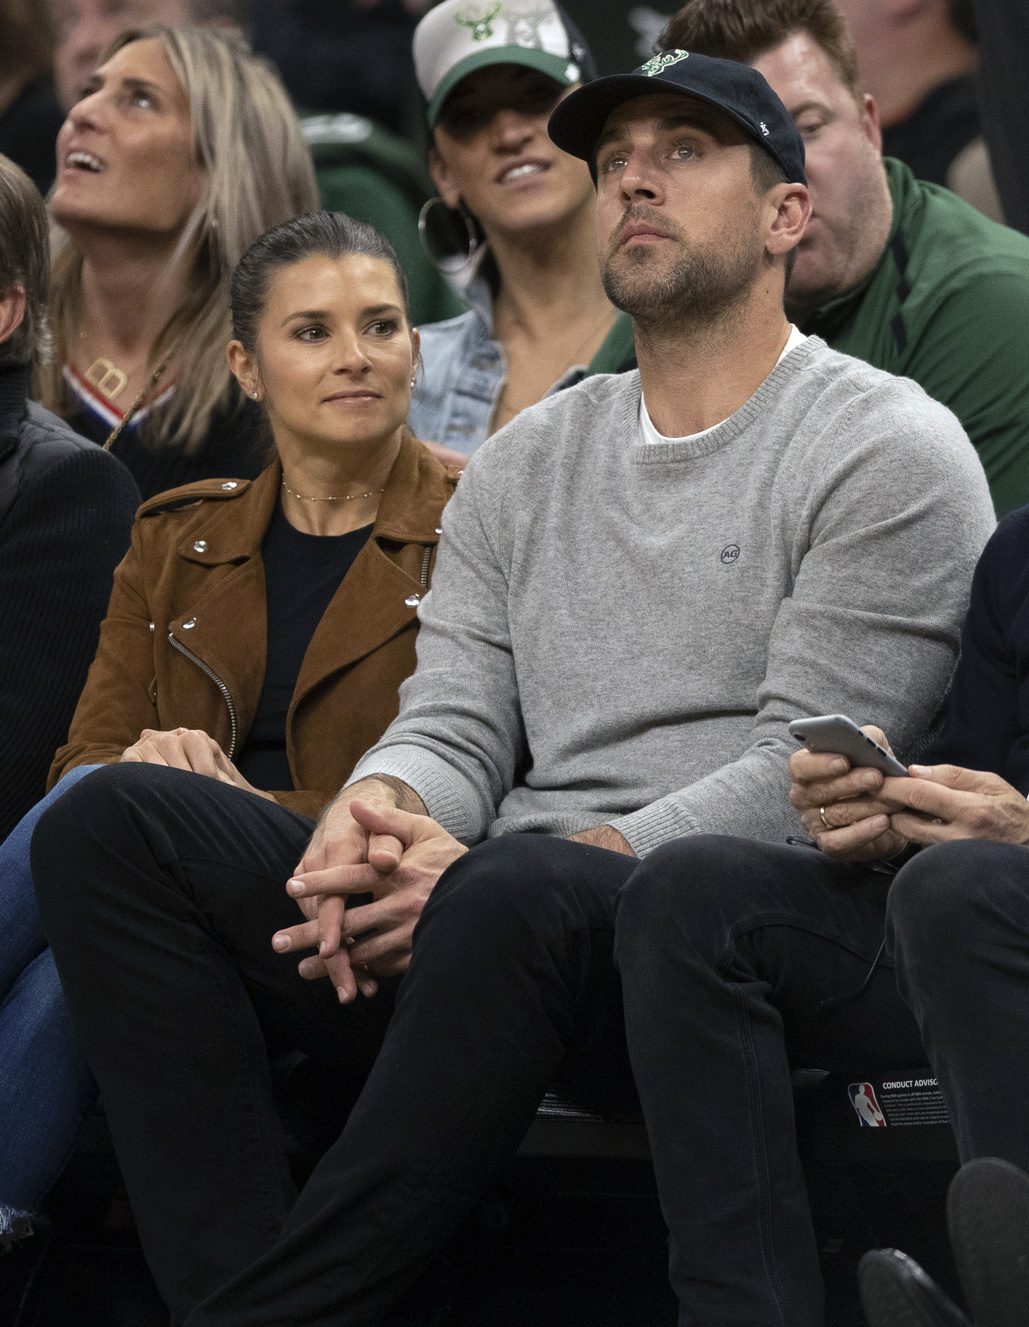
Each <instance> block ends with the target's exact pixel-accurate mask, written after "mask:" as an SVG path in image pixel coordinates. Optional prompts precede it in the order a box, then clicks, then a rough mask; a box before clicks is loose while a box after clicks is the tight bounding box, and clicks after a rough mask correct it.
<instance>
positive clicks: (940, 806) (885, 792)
mask: <svg viewBox="0 0 1029 1327" xmlns="http://www.w3.org/2000/svg"><path fill="white" fill-rule="evenodd" d="M862 731H863V732H865V733H867V734H868V736H869V737H871V738H873V739H874V740H875V741H877V742H878V743H879V745H880V746H885V747H886V748H887V750H889V743H888V742H887V740H886V735H885V734H884V733H883V732H882V731H881V729H879V728H874V727H871V726H869V727H866V728H864V729H863V730H862ZM908 773H909V775H910V777H909V778H906V779H902V778H890V777H886V776H885V775H883V774H880V773H879V771H878V770H874V769H858V768H852V767H851V765H850V762H849V761H848V760H847V759H846V757H845V756H836V755H825V754H816V753H814V752H811V751H797V752H795V753H794V754H793V756H792V757H791V758H790V774H791V777H792V779H793V783H792V786H791V787H790V801H791V802H792V803H793V805H794V806H795V807H796V808H797V810H798V811H799V812H800V818H801V821H802V823H803V825H804V829H805V830H806V831H807V833H808V834H809V835H810V837H811V838H812V839H814V841H815V842H816V843H817V844H818V846H819V848H821V850H822V851H823V852H825V853H827V854H828V855H829V856H831V857H836V858H838V859H840V860H843V861H852V862H856V861H871V860H873V859H876V858H890V857H895V856H897V854H898V853H900V852H903V851H904V849H905V848H907V847H908V846H909V845H910V844H918V845H928V844H933V843H943V842H946V841H948V840H951V839H992V840H995V841H997V842H1001V843H1029V806H1027V804H1026V799H1025V798H1024V797H1023V796H1022V794H1021V793H1020V792H1019V791H1018V789H1017V788H1014V787H1012V785H1011V784H1010V783H1008V782H1007V781H1006V780H1005V779H1002V778H1001V777H1000V776H999V775H998V774H991V773H989V772H988V771H985V770H970V769H963V768H961V767H960V766H958V765H911V766H909V768H908Z"/></svg>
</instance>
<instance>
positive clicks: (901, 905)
mask: <svg viewBox="0 0 1029 1327" xmlns="http://www.w3.org/2000/svg"><path fill="white" fill-rule="evenodd" d="M888 913H889V935H890V945H891V948H892V949H893V950H894V951H895V953H896V962H897V975H898V979H899V982H900V988H901V991H902V993H903V995H904V998H905V1000H907V1002H908V1003H909V1004H910V1006H911V1008H912V1010H913V1011H914V1015H915V1017H916V1019H917V1020H918V1023H919V1025H920V1027H921V1030H922V1037H923V1040H924V1042H925V1046H926V1049H927V1050H928V1052H929V1062H930V1063H931V1064H932V1066H933V1069H934V1071H935V1072H936V1074H937V1076H938V1078H939V1080H940V1087H941V1088H942V1090H943V1094H944V1096H945V1097H946V1099H947V1105H948V1107H949V1109H950V1115H951V1120H952V1122H953V1125H954V1132H955V1134H956V1135H957V1141H958V1152H959V1154H960V1156H961V1160H962V1161H968V1160H970V1159H971V1158H972V1157H977V1156H999V1157H1003V1158H1004V1159H1005V1160H1006V1161H1011V1162H1013V1163H1014V1164H1015V1165H1016V1166H1020V1167H1021V1168H1022V1169H1023V1170H1026V1171H1029V1124H1027V1119H1026V1103H1027V1102H1029V848H1024V847H1021V846H1019V845H1016V844H1007V843H990V842H977V841H975V840H963V841H961V842H957V843H941V844H938V845H937V846H936V847H934V848H928V849H926V850H924V851H923V852H920V853H919V854H918V856H917V857H914V858H913V859H912V860H911V861H910V862H909V863H908V864H907V865H906V866H905V867H904V869H903V870H902V871H901V873H900V874H899V875H898V877H897V879H896V881H895V883H894V887H893V889H892V890H891V891H890V904H889V909H888Z"/></svg>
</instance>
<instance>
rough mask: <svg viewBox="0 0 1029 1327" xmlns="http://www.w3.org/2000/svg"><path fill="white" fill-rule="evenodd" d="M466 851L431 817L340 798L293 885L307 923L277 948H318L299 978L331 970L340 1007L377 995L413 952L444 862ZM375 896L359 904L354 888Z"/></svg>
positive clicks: (276, 942) (282, 935)
mask: <svg viewBox="0 0 1029 1327" xmlns="http://www.w3.org/2000/svg"><path fill="white" fill-rule="evenodd" d="M465 852H467V849H466V848H465V847H464V845H463V844H461V843H459V842H458V840H457V839H455V838H454V837H453V835H451V834H448V833H447V831H446V830H445V829H443V828H442V826H440V825H438V824H437V823H436V821H435V820H433V819H431V817H429V816H424V815H414V814H412V813H411V812H408V811H401V810H398V809H397V808H396V807H391V806H385V805H372V804H371V803H370V802H368V801H364V800H361V799H359V798H355V799H354V800H353V801H351V802H349V803H346V802H337V803H336V804H335V806H334V807H333V808H330V810H329V812H328V813H327V814H326V816H325V817H324V818H323V820H322V822H321V824H320V825H319V826H318V829H317V830H316V831H315V834H314V836H313V838H312V839H311V842H310V844H309V845H308V848H307V851H306V852H305V853H304V856H303V857H302V858H301V860H300V863H299V865H298V866H297V869H296V871H295V872H294V873H293V875H292V876H291V877H290V879H289V881H288V882H287V884H286V889H287V891H288V892H289V893H290V894H291V895H292V897H293V898H295V899H296V901H297V903H298V904H299V905H300V909H301V911H302V912H303V913H304V916H305V917H306V918H307V921H305V922H302V923H300V924H299V925H297V926H290V927H287V928H286V929H285V930H282V931H277V932H276V934H275V935H274V936H273V937H272V945H273V947H274V948H275V949H276V950H277V951H278V952H280V953H287V952H291V951H294V950H301V949H312V948H314V949H317V951H318V952H317V954H316V955H315V956H310V957H307V958H304V959H303V960H302V961H301V962H300V964H299V972H300V975H301V976H302V977H306V978H309V979H314V978H317V977H322V976H328V977H329V978H330V979H331V981H332V983H333V985H334V986H335V988H336V993H337V995H338V997H339V1000H340V1002H341V1003H342V1004H348V1003H350V1001H352V1000H354V999H355V998H356V996H357V994H358V993H359V992H360V994H362V995H365V996H372V995H374V994H375V993H376V991H377V990H378V981H377V980H376V979H377V978H381V977H391V976H396V975H398V974H399V973H401V972H403V971H404V970H405V969H406V968H407V965H408V963H409V962H410V959H411V941H412V936H413V934H414V928H415V924H416V923H417V921H418V918H419V917H420V916H421V912H422V908H423V907H424V906H425V902H426V900H427V899H428V897H429V895H430V894H431V893H432V890H433V888H434V886H435V884H436V881H437V880H438V879H439V878H440V876H441V875H442V874H443V872H444V871H445V870H446V868H447V867H448V866H449V865H450V863H451V862H453V861H455V860H456V859H457V858H458V857H460V856H462V854H463V853H465ZM369 894H370V895H371V901H370V902H367V903H359V904H356V905H352V904H351V903H350V902H349V900H350V899H351V898H352V897H353V896H355V895H369Z"/></svg>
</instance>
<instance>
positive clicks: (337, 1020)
mask: <svg viewBox="0 0 1029 1327" xmlns="http://www.w3.org/2000/svg"><path fill="white" fill-rule="evenodd" d="M73 793H77V794H78V796H76V797H72V794H73ZM68 798H71V800H70V801H67V799H68ZM65 801H67V805H62V803H64V802H65ZM58 805H60V809H61V813H60V815H58V816H54V817H53V818H52V819H51V818H50V817H49V816H47V815H44V817H43V818H42V820H41V821H40V824H39V826H38V828H37V832H36V834H35V837H34V839H33V844H32V863H33V871H34V876H35V881H36V887H37V895H38V898H39V901H40V910H41V913H42V917H43V924H44V928H45V929H46V931H47V933H48V935H49V937H50V939H51V941H52V944H53V949H54V954H55V957H56V960H57V966H58V971H59V973H60V976H61V981H62V985H63V987H64V991H65V996H66V998H67V1000H68V1003H69V1006H70V1008H71V1012H72V1018H73V1022H74V1025H75V1029H76V1032H77V1034H78V1038H79V1041H80V1044H81V1045H82V1047H83V1049H84V1050H85V1052H86V1056H87V1059H88V1061H89V1063H90V1066H91V1068H92V1069H93V1072H94V1075H95V1076H96V1078H97V1081H98V1083H99V1085H100V1089H101V1094H102V1098H103V1103H104V1107H105V1110H106V1113H107V1118H108V1121H109V1123H110V1128H111V1133H112V1136H113V1139H114V1143H115V1148H116V1150H117V1153H118V1159H119V1162H120V1164H121V1168H122V1172H123V1175H124V1178H125V1182H126V1185H127V1187H128V1190H129V1193H130V1196H131V1199H132V1205H133V1209H134V1212H135V1215H136V1218H137V1222H138V1226H139V1233H140V1238H141V1240H142V1242H143V1247H144V1250H145V1252H146V1256H147V1261H148V1262H149V1265H150V1268H151V1271H152V1272H153V1274H154V1278H155V1280H156V1282H157V1284H158V1287H159V1288H160V1290H161V1293H162V1295H163V1296H164V1298H165V1300H166V1302H167V1303H168V1305H169V1307H170V1309H171V1311H172V1316H173V1319H174V1320H175V1321H177V1322H179V1321H181V1320H182V1319H183V1318H184V1317H185V1315H186V1313H188V1311H189V1310H190V1309H191V1308H192V1307H193V1305H194V1304H196V1303H197V1302H198V1301H199V1300H200V1299H202V1298H203V1297H204V1295H206V1294H208V1293H209V1292H210V1291H211V1290H213V1289H214V1288H215V1287H216V1286H218V1285H220V1284H221V1283H222V1282H223V1281H225V1280H227V1279H228V1278H229V1277H230V1276H231V1275H232V1274H233V1273H234V1272H236V1271H238V1270H239V1269H240V1268H241V1267H244V1266H246V1265H247V1264H248V1263H250V1262H252V1261H253V1260H254V1259H255V1258H257V1257H258V1256H259V1255H260V1254H261V1253H262V1252H264V1251H265V1250H266V1249H267V1248H269V1247H270V1246H271V1244H272V1243H273V1241H274V1240H275V1238H276V1236H277V1235H278V1233H279V1230H280V1228H281V1226H282V1223H283V1221H284V1220H285V1218H286V1215H287V1213H288V1212H289V1210H290V1208H291V1207H292V1205H293V1202H294V1200H295V1196H296V1195H295V1189H294V1186H293V1182H292V1179H291V1176H290V1173H289V1168H288V1165H287V1156H286V1148H285V1141H284V1137H283V1132H282V1128H281V1125H280V1122H279V1118H278V1115H277V1114H276V1111H275V1108H274V1102H273V1097H272V1090H271V1079H270V1072H269V1063H270V1060H271V1059H272V1058H274V1057H276V1056H278V1055H279V1054H281V1053H283V1052H286V1051H291V1050H302V1051H306V1052H308V1053H309V1054H311V1055H314V1056H316V1057H318V1058H319V1059H321V1060H322V1061H325V1062H326V1063H329V1064H333V1065H337V1066H338V1067H339V1080H340V1092H341V1095H342V1094H343V1092H344V1090H345V1089H347V1090H349V1089H350V1088H351V1083H350V1081H349V1080H351V1079H352V1078H356V1079H357V1085H358V1086H359V1084H360V1082H361V1081H363V1078H364V1076H365V1075H366V1074H367V1072H368V1069H369V1067H370V1065H371V1063H372V1061H373V1059H374V1056H375V1054H376V1052H377V1050H378V1047H379V1045H380V1044H381V1041H382V1037H383V1035H384V1033H385V1029H386V1025H387V1022H388V1020H389V1015H390V1011H391V1008H390V1007H391V1000H392V991H387V992H385V993H384V994H383V995H380V997H378V998H377V999H376V1000H373V1001H366V1000H361V1001H359V1002H358V1003H357V1004H355V1005H353V1006H351V1007H348V1008H343V1007H341V1006H340V1004H339V1002H338V1001H337V999H336V994H335V991H334V990H333V989H332V987H331V985H330V984H329V983H328V982H325V981H321V982H305V981H304V980H303V979H302V978H301V977H300V976H299V975H298V974H297V971H296V965H297V957H296V956H286V955H278V954H275V953H274V951H273V950H272V948H271V936H272V933H273V931H275V930H277V929H278V928H280V927H282V926H290V925H294V924H295V923H296V922H297V921H298V920H300V913H299V910H298V908H297V905H296V904H295V903H294V902H293V900H292V899H290V898H289V897H288V896H287V895H286V893H285V882H286V880H287V879H288V878H289V875H290V873H291V871H292V870H293V868H294V867H295V866H296V863H297V861H298V860H299V858H300V856H301V854H302V853H303V850H304V847H305V846H306V844H307V841H308V839H309V838H310V835H311V830H312V828H313V825H312V822H311V821H310V820H307V819H306V818H305V817H303V816H298V815H293V814H292V813H290V812H288V811H283V810H282V809H281V808H280V807H278V806H276V805H275V804H273V803H272V802H269V801H266V800H265V799H263V798H260V797H255V796H254V795H253V794H251V793H246V792H242V791H240V790H239V789H236V788H232V787H230V786H228V785H225V784H219V783H217V782H216V781H215V780H214V779H208V778H203V777H200V776H198V775H193V774H187V773H183V772H181V771H179V770H172V769H166V768H164V767H161V766H156V765H137V764H125V765H110V766H107V767H105V768H103V769H101V770H98V771H97V772H96V773H94V774H91V775H88V776H87V777H86V778H85V779H84V780H82V782H81V783H79V784H78V785H76V786H75V787H74V788H72V789H71V790H70V791H69V792H68V793H67V794H65V797H63V798H61V799H60V802H58V803H56V804H55V807H54V809H55V810H56V808H57V806H58ZM352 1095H356V1090H355V1091H353V1092H352ZM341 1114H342V1112H341Z"/></svg>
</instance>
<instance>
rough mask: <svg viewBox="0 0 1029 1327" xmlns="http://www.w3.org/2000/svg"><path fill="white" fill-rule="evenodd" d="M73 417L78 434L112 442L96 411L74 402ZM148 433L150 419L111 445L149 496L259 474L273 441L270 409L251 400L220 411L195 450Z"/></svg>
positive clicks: (71, 425) (144, 493)
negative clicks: (160, 441) (156, 440)
mask: <svg viewBox="0 0 1029 1327" xmlns="http://www.w3.org/2000/svg"><path fill="white" fill-rule="evenodd" d="M67 418H68V425H69V427H70V428H73V429H74V430H75V431H76V433H81V434H82V436H83V437H85V438H91V439H92V440H93V442H98V443H100V444H101V445H103V444H104V443H105V442H106V441H107V438H108V435H109V433H110V431H111V430H110V426H109V425H108V424H107V423H106V422H105V421H103V420H102V419H100V418H99V417H98V416H97V415H95V414H94V413H93V412H92V411H90V410H88V409H86V408H85V407H81V408H78V409H74V407H73V411H72V412H70V413H69V414H68V417H67ZM148 432H149V431H148V429H147V427H146V422H145V421H144V423H143V425H142V426H141V427H140V428H138V429H136V428H133V427H132V426H131V425H129V427H127V428H126V429H125V430H124V432H123V433H122V434H121V436H120V437H119V438H118V440H117V442H115V444H114V446H113V447H112V448H111V451H112V453H113V455H115V456H117V457H118V459H119V460H120V461H121V462H123V464H125V465H126V466H128V468H129V470H130V471H131V473H132V477H133V478H134V479H135V481H136V483H137V484H138V485H139V491H140V493H142V495H143V500H144V501H146V499H147V498H152V497H153V496H154V494H155V493H163V492H164V491H165V489H169V488H178V486H179V485H180V484H195V483H196V482H197V481H198V480H200V479H256V478H257V476H258V475H259V474H260V473H261V471H262V470H263V469H264V468H265V466H266V465H267V464H268V457H269V447H270V443H269V439H268V433H267V426H266V424H265V419H264V414H263V412H262V411H261V410H260V409H259V408H258V407H257V406H256V405H254V404H253V403H252V402H250V401H244V403H243V404H242V405H241V406H240V407H238V408H237V409H234V410H232V411H230V412H228V413H223V414H216V415H215V417H214V419H213V420H212V422H211V427H210V429H209V430H208V433H207V436H206V437H205V438H204V439H202V441H201V444H200V446H199V447H198V448H197V450H196V451H195V452H192V453H189V454H187V453H186V452H184V451H182V449H181V448H179V447H175V446H171V445H168V444H164V445H161V444H157V443H154V442H153V441H152V439H151V438H150V437H148Z"/></svg>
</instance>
